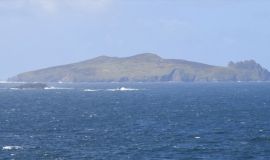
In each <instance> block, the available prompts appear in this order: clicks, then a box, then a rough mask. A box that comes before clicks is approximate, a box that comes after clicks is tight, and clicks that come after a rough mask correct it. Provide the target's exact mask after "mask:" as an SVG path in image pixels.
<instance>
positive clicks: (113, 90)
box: [107, 87, 139, 92]
mask: <svg viewBox="0 0 270 160" xmlns="http://www.w3.org/2000/svg"><path fill="white" fill-rule="evenodd" d="M138 90H139V89H136V88H125V87H121V88H116V89H107V91H112V92H115V91H138Z"/></svg>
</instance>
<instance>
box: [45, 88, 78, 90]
mask: <svg viewBox="0 0 270 160" xmlns="http://www.w3.org/2000/svg"><path fill="white" fill-rule="evenodd" d="M44 89H45V90H71V89H74V88H61V87H45V88H44Z"/></svg>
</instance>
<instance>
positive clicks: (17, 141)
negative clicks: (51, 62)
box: [0, 83, 270, 160]
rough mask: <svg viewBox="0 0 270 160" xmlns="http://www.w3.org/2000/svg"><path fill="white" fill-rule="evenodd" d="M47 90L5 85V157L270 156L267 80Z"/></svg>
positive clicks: (1, 119)
mask: <svg viewBox="0 0 270 160" xmlns="http://www.w3.org/2000/svg"><path fill="white" fill-rule="evenodd" d="M50 85H53V86H55V87H58V88H50V89H48V90H12V89H9V87H10V86H8V85H5V84H1V85H0V88H1V89H0V159H1V160H2V159H3V160H8V159H16V160H43V159H44V160H47V159H48V160H66V159H74V160H128V159H130V160H182V159H183V160H249V159H250V160H253V159H256V160H257V159H258V160H269V159H270V83H209V84H208V83H205V84H203V83H202V84H191V83H190V84H189V83H187V84H181V83H153V84H151V83H134V84H132V83H115V84H113V83H111V84H110V83H96V84H50ZM120 87H126V88H124V89H123V88H122V89H119V88H120ZM127 88H129V89H127Z"/></svg>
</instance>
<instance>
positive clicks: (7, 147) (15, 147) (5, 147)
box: [2, 146, 23, 150]
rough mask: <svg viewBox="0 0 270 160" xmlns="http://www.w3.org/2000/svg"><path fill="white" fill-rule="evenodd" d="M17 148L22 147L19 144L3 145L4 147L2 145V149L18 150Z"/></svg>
mask: <svg viewBox="0 0 270 160" xmlns="http://www.w3.org/2000/svg"><path fill="white" fill-rule="evenodd" d="M19 149H23V147H21V146H4V147H2V150H19Z"/></svg>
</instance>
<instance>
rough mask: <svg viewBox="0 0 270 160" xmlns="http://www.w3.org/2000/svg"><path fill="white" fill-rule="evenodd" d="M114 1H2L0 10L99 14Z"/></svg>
mask: <svg viewBox="0 0 270 160" xmlns="http://www.w3.org/2000/svg"><path fill="white" fill-rule="evenodd" d="M112 1H113V0H0V9H5V10H35V11H42V12H47V13H57V12H61V11H62V10H63V9H68V10H71V11H79V12H98V11H103V10H104V9H106V8H107V7H108V6H110V4H111V2H112Z"/></svg>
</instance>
